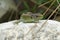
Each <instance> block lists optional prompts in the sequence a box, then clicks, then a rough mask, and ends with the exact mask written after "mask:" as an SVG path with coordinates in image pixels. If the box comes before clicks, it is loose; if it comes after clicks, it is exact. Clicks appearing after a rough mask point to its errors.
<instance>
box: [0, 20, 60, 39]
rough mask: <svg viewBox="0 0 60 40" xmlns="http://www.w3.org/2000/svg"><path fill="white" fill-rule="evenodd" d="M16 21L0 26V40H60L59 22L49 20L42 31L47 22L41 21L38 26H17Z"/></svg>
mask: <svg viewBox="0 0 60 40" xmlns="http://www.w3.org/2000/svg"><path fill="white" fill-rule="evenodd" d="M16 21H17V20H15V21H11V22H6V23H2V24H0V40H60V22H58V21H54V20H48V21H47V23H45V25H44V27H43V28H42V29H41V30H40V31H39V29H40V28H41V26H42V24H43V23H44V22H45V21H46V20H40V21H39V23H36V24H35V23H23V22H20V23H18V24H15V23H14V22H16ZM31 28H32V29H31ZM30 29H31V30H30ZM29 30H30V31H29ZM28 31H29V32H28Z"/></svg>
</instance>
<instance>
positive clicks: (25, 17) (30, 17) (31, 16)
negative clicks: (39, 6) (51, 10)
mask: <svg viewBox="0 0 60 40" xmlns="http://www.w3.org/2000/svg"><path fill="white" fill-rule="evenodd" d="M42 18H43V15H42V14H40V13H31V12H27V13H23V14H22V15H21V19H20V20H21V21H23V22H38V21H39V20H41V19H42Z"/></svg>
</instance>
